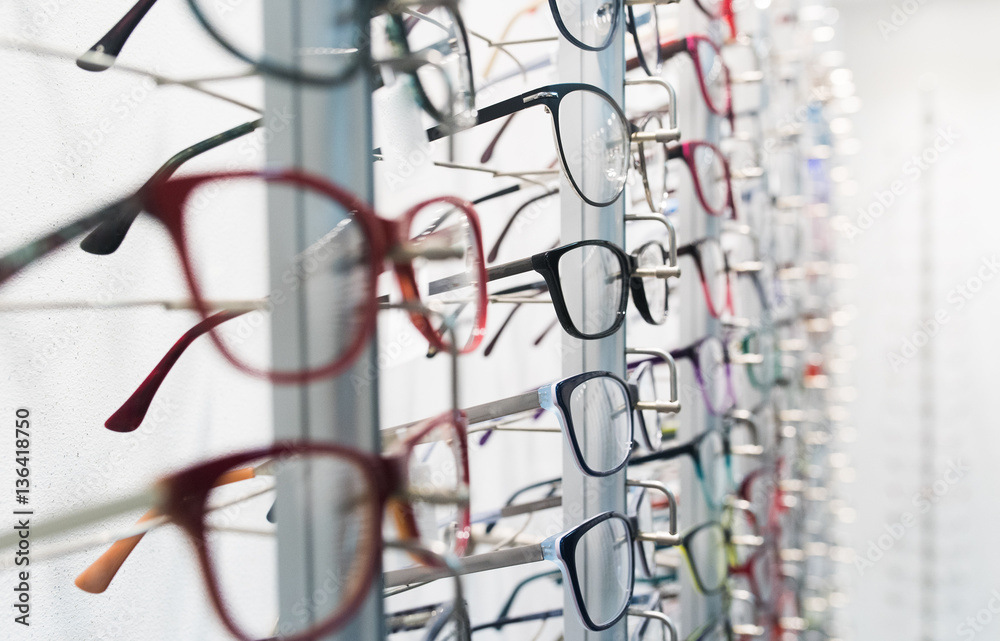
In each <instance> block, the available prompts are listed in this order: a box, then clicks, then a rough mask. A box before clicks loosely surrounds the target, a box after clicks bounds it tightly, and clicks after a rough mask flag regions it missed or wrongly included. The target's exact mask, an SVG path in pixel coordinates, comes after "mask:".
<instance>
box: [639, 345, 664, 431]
mask: <svg viewBox="0 0 1000 641" xmlns="http://www.w3.org/2000/svg"><path fill="white" fill-rule="evenodd" d="M635 382H636V384H637V385H638V387H639V401H640V402H644V403H654V402H656V377H655V376H654V375H653V368H652V367H651V366H650V365H648V364H645V365H640V366H639V374H638V376H637V377H636V380H635ZM640 415H641V416H642V423H643V426H642V427H643V430H645V433H646V438H648V439H649V444H650V445H651V446H652V449H653V451H656V450H658V449H660V443H661V442H663V430H661V429H660V413H659V412H657V411H656V410H642V411H641V412H640Z"/></svg>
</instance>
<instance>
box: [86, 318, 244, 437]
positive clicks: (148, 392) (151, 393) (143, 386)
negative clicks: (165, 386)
mask: <svg viewBox="0 0 1000 641" xmlns="http://www.w3.org/2000/svg"><path fill="white" fill-rule="evenodd" d="M247 311H248V310H224V311H221V312H218V313H216V314H213V315H212V316H209V317H208V318H206V319H205V320H203V321H201V322H200V323H198V324H197V325H195V326H194V327H192V328H191V329H189V330H188V331H186V332H184V335H183V336H181V337H180V339H179V340H178V341H177V342H176V343H174V345H173V347H171V348H170V349H169V350H168V351H167V353H166V354H165V355H164V356H163V358H161V359H160V362H159V363H157V364H156V366H155V367H154V368H153V370H152V371H151V372H150V373H149V375H148V376H147V377H146V379H145V380H144V381H143V382H142V383H140V384H139V387H137V388H136V390H135V391H134V392H132V395H131V396H129V397H128V399H127V400H126V401H125V402H124V403H122V405H121V407H119V408H118V409H117V410H115V413H114V414H112V415H111V416H110V417H108V420H107V421H105V422H104V427H106V428H108V429H109V430H111V431H113V432H132V431H134V430H136V429H137V428H138V427H139V425H141V424H142V420H143V418H145V416H146V412H148V411H149V407H150V405H152V403H153V397H155V396H156V392H157V390H159V389H160V385H161V384H162V383H163V380H164V379H165V378H166V377H167V374H169V373H170V370H171V369H172V368H173V366H174V365H175V364H176V363H177V360H178V359H179V358H180V357H181V355H182V354H183V353H184V351H185V350H186V349H187V348H188V346H190V345H191V343H193V342H194V341H195V339H197V338H198V337H199V336H202V335H204V334H207V333H208V332H210V331H212V330H213V329H214V328H215V327H218V326H219V325H221V324H222V323H225V322H226V321H229V320H232V319H234V318H236V317H237V316H241V315H243V314H246V313H247Z"/></svg>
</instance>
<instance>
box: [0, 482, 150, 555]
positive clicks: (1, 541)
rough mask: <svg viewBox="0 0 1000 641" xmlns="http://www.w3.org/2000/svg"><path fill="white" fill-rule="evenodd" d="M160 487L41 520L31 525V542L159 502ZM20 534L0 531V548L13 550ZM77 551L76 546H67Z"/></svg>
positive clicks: (72, 550) (19, 538)
mask: <svg viewBox="0 0 1000 641" xmlns="http://www.w3.org/2000/svg"><path fill="white" fill-rule="evenodd" d="M160 496H161V495H160V491H159V490H158V489H156V488H147V489H145V490H143V491H141V492H137V493H135V494H132V495H131V496H127V497H124V498H121V499H117V500H115V501H110V502H108V503H103V504H101V505H95V506H91V507H88V508H84V509H82V510H79V511H77V512H73V513H71V514H67V515H65V516H61V517H57V518H54V519H52V520H51V521H44V522H42V523H39V524H38V525H32V526H31V539H32V543H34V542H35V541H37V540H40V539H43V538H46V537H49V536H53V535H57V534H62V533H64V532H67V531H71V530H74V529H77V528H82V527H86V526H89V525H93V524H95V523H100V522H102V521H106V520H108V519H113V518H115V517H117V516H121V515H122V514H127V513H129V512H133V511H135V510H138V509H142V508H147V509H148V508H149V507H150V506H151V505H156V504H158V503H159V502H160ZM20 540H21V537H20V535H19V532H18V531H16V530H15V531H11V532H10V533H9V534H7V533H5V534H3V535H0V550H7V549H8V548H9V549H11V550H13V549H14V548H16V547H17V545H18V543H19V541H20ZM70 551H71V552H75V551H77V550H76V548H73V549H71V550H70Z"/></svg>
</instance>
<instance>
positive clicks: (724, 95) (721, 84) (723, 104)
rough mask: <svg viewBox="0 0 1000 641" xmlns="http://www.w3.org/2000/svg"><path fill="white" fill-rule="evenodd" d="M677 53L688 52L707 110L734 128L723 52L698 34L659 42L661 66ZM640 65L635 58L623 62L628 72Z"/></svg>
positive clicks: (727, 73) (730, 94)
mask: <svg viewBox="0 0 1000 641" xmlns="http://www.w3.org/2000/svg"><path fill="white" fill-rule="evenodd" d="M680 53H687V54H688V55H689V56H690V57H691V61H692V62H693V63H694V68H695V73H696V74H697V76H698V86H699V88H700V89H701V95H702V98H704V100H705V104H706V105H707V106H708V108H709V110H710V111H711V112H712V113H714V114H715V115H717V116H721V117H723V118H726V119H728V120H729V124H730V127H733V126H734V118H733V104H732V92H731V88H730V81H729V69H728V68H727V67H726V63H725V62H724V61H723V60H722V51H720V50H719V48H718V47H717V46H716V45H715V43H714V42H712V41H711V40H709V39H708V38H707V37H705V36H701V35H690V36H686V37H684V38H681V39H679V40H673V41H670V42H661V43H660V46H659V60H660V62H661V63H662V62H666V61H667V60H669V59H671V58H673V57H674V56H676V55H677V54H680ZM640 64H641V63H640V62H639V59H638V57H637V58H632V59H630V60H626V61H625V70H626V71H631V70H632V69H636V68H638V67H639V66H640ZM647 64H648V60H647Z"/></svg>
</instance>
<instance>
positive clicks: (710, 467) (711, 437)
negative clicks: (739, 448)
mask: <svg viewBox="0 0 1000 641" xmlns="http://www.w3.org/2000/svg"><path fill="white" fill-rule="evenodd" d="M698 458H699V460H700V461H701V470H702V474H703V475H704V479H703V482H704V483H705V494H706V496H707V497H708V498H709V500H710V501H711V503H712V505H713V506H716V507H717V506H720V505H722V502H723V500H725V498H726V494H727V493H728V492H729V466H728V465H727V464H726V452H725V445H724V442H723V440H722V434H721V433H720V432H719V431H718V430H711V431H709V432H708V433H707V434H706V435H705V436H704V437H703V438H702V439H701V441H700V442H699V444H698Z"/></svg>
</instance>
